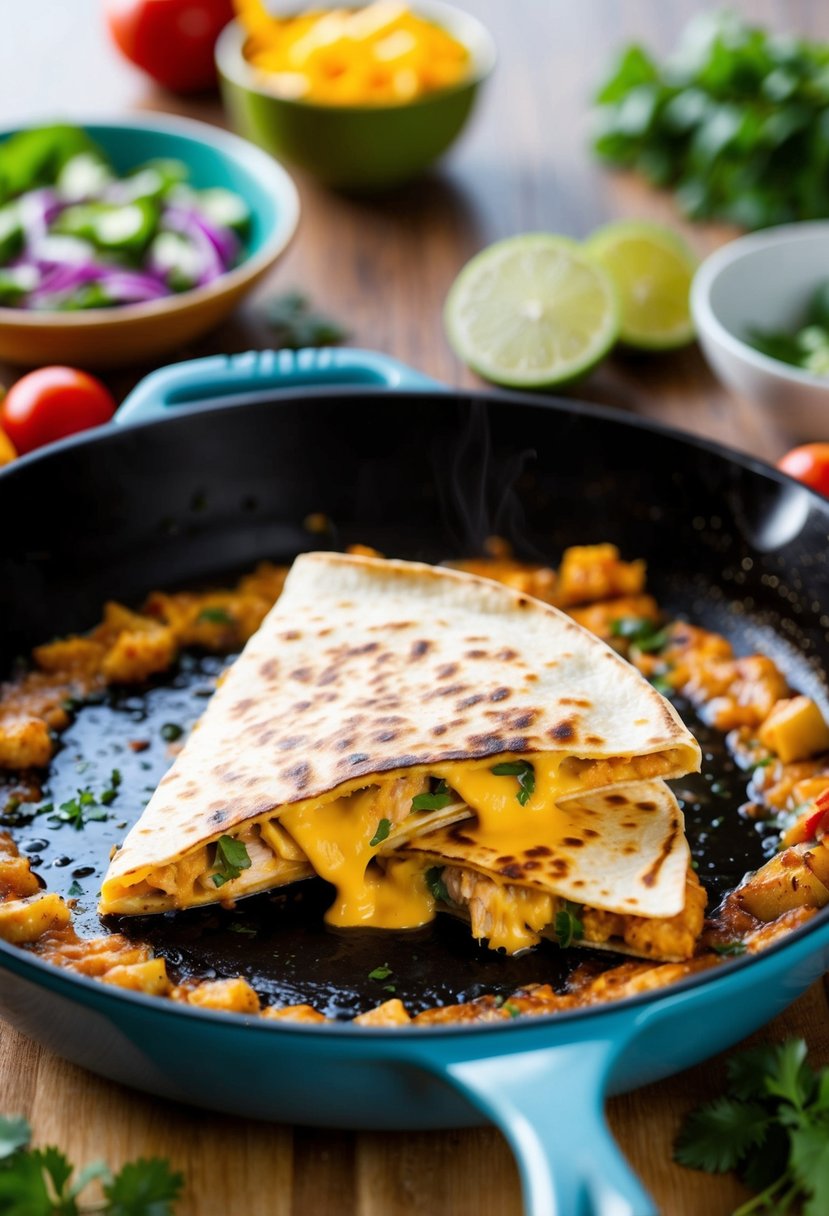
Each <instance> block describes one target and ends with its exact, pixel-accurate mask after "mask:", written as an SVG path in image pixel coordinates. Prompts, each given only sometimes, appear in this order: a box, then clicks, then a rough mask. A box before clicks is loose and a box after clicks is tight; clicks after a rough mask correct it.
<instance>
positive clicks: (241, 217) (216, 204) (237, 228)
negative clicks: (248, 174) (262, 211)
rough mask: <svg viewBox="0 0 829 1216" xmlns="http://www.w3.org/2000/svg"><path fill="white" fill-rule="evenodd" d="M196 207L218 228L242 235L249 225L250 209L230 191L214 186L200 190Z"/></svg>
mask: <svg viewBox="0 0 829 1216" xmlns="http://www.w3.org/2000/svg"><path fill="white" fill-rule="evenodd" d="M195 203H196V206H197V207H198V208H199V210H200V211H201V212H203V213H204V215H206V216H207V218H208V219H209V220H210V222H211V223H213V224H218V226H219V227H220V228H231V229H232V230H233V231H234V232H238V233H239V234H240V235H243V234H244V233H245V232H246V230H247V228H248V225H249V224H250V208H249V207H248V205H247V203H246V202H245V200H244V199H243V198H242V197H241V196H240V195H238V194H234V193H233V191H232V190H224V189H222V188H221V187H220V186H216V187H214V188H213V189H210V190H200V191H199V192H198V194H197V196H196V199H195Z"/></svg>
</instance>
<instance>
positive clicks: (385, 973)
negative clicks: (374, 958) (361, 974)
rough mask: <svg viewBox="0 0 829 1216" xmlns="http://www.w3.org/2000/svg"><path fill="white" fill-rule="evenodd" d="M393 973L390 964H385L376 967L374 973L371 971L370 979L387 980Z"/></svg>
mask: <svg viewBox="0 0 829 1216" xmlns="http://www.w3.org/2000/svg"><path fill="white" fill-rule="evenodd" d="M391 973H392V970H391V967H390V966H389V965H388V963H383V964H382V965H381V966H380V967H375V968H374V970H373V971H369V973H368V978H369V979H370V980H387V979H388V978H389V976H390V975H391Z"/></svg>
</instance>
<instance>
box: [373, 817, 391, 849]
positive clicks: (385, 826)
mask: <svg viewBox="0 0 829 1216" xmlns="http://www.w3.org/2000/svg"><path fill="white" fill-rule="evenodd" d="M390 831H391V820H390V819H381V820H380V822H379V823H378V824H377V831H376V832H375V833H374V835H373V836H372V838H371V840H370V841H369V842H368V843H369V847H370V848H372V849H373V848H375V847H376V846H377V845H378V844H382V843H383V841H384V840H386V839H387V838H388V834H389V832H390Z"/></svg>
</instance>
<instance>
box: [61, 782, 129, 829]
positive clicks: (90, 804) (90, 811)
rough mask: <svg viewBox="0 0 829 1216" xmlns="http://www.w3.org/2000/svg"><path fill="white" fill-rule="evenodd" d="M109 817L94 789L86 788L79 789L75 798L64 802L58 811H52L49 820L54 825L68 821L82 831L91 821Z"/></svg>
mask: <svg viewBox="0 0 829 1216" xmlns="http://www.w3.org/2000/svg"><path fill="white" fill-rule="evenodd" d="M113 797H114V794H113ZM108 818H109V815H108V814H107V812H106V811H105V810H104V808H103V807H102V806H100V805H99V803H98V800H97V799H96V797H95V795H94V794H93V793H92V790H90V789H88V788H85V789H82V790H78V792H77V793H76V794H75V797H74V798H70V799H68V801H66V802H62V803H61V804H60V806H59V807H58V809H57V811H53V812H52V814H51V816H50V818H49V821H48V822H49V823H51V824H52V825H54V826H57V825H58V824H61V823H68V824H69V825H70V826H71V827H73V828H74V829H75V831H77V832H80V831H82V830H83V828H85V827H86V825H87V823H89V822H90V821H101V820H104V819H108Z"/></svg>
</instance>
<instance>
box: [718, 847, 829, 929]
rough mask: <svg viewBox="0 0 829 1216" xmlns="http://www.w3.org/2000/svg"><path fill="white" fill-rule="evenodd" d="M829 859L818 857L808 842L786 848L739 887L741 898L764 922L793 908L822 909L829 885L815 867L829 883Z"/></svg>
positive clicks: (738, 892)
mask: <svg viewBox="0 0 829 1216" xmlns="http://www.w3.org/2000/svg"><path fill="white" fill-rule="evenodd" d="M818 849H821V850H822V849H823V846H822V845H819V846H817V848H816V849H815V850H814V853H815V854H817V852H818ZM826 860H828V859H825V858H824V857H823V856H820V857H816V856H814V855H813V854H812V851H811V850H810V849H809V848H808V847H807V846H806V845H795V846H794V847H793V848H790V849H785V850H784V851H783V852H782V853H778V854H777V856H776V857H772V859H771V861H767V862H766V864H765V865H764V866H761V867H760V869H759V870H757V871H756V873H754V874H752V875H751V877H750V878H748V879H747V880H746V881H745V882H744V883H743V885H742V886H740V887H738V888H737V892H736V898H737V901H738V902H739V904H740V905H741V906H742V907H743V908H745V909H746V911H747V912H750V913H751V915H752V916H756V917H757V919H758V920H763V921H771V920H776V919H777V917H778V916H781V915H782V913H784V912H788V911H789V910H790V909H791V908H801V907H807V908H822V907H824V906H825V905H826V904H827V903H829V888H827V886H826V885H825V884H824V883H823V881H822V880H821V877H820V876H819V875H818V874H817V873H815V870H819V871H820V872H821V874H823V876H824V877H825V878H826V879H827V882H829V869H827V868H826V867H825V864H824V863H825V861H826Z"/></svg>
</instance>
